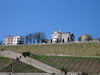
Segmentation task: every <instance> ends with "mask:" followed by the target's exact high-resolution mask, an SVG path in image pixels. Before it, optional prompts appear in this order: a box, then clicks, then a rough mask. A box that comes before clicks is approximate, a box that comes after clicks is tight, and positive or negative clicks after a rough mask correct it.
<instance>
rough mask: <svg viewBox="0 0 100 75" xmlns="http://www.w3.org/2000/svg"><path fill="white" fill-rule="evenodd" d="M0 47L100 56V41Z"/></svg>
mask: <svg viewBox="0 0 100 75" xmlns="http://www.w3.org/2000/svg"><path fill="white" fill-rule="evenodd" d="M0 49H6V50H13V51H16V52H20V53H22V52H26V51H28V52H31V53H34V54H66V55H76V56H100V43H72V44H70V43H68V44H45V45H42V44H41V45H19V46H0Z"/></svg>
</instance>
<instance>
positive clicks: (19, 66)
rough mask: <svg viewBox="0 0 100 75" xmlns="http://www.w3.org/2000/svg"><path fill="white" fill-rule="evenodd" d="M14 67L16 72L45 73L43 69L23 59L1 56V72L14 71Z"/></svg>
mask: <svg viewBox="0 0 100 75" xmlns="http://www.w3.org/2000/svg"><path fill="white" fill-rule="evenodd" d="M11 65H12V67H11ZM12 68H13V72H15V73H16V72H19V73H23V72H24V73H44V72H43V71H41V70H39V69H37V68H35V67H33V66H31V65H28V64H25V63H23V62H21V61H18V60H13V59H10V58H5V57H0V72H12Z"/></svg>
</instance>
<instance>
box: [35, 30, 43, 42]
mask: <svg viewBox="0 0 100 75" xmlns="http://www.w3.org/2000/svg"><path fill="white" fill-rule="evenodd" d="M34 38H35V40H36V41H37V43H41V42H42V40H44V39H45V34H44V33H43V32H36V33H34Z"/></svg>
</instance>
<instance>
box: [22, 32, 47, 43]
mask: <svg viewBox="0 0 100 75" xmlns="http://www.w3.org/2000/svg"><path fill="white" fill-rule="evenodd" d="M45 38H46V36H45V33H44V32H35V33H30V34H27V35H25V36H22V40H21V42H22V43H23V44H36V43H38V44H39V43H42V40H44V39H45Z"/></svg>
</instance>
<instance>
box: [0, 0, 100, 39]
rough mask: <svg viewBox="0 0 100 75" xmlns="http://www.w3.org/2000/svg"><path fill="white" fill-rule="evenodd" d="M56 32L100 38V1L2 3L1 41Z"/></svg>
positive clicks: (1, 0)
mask: <svg viewBox="0 0 100 75" xmlns="http://www.w3.org/2000/svg"><path fill="white" fill-rule="evenodd" d="M54 30H60V31H61V32H71V33H74V34H75V37H76V40H77V38H78V37H79V36H81V35H82V34H90V35H91V36H92V37H93V38H100V0H0V40H3V39H4V38H5V37H6V36H8V35H12V36H16V35H22V36H24V35H26V34H28V33H34V32H39V31H41V32H45V34H46V36H47V38H48V39H50V38H51V33H52V32H53V31H54Z"/></svg>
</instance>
